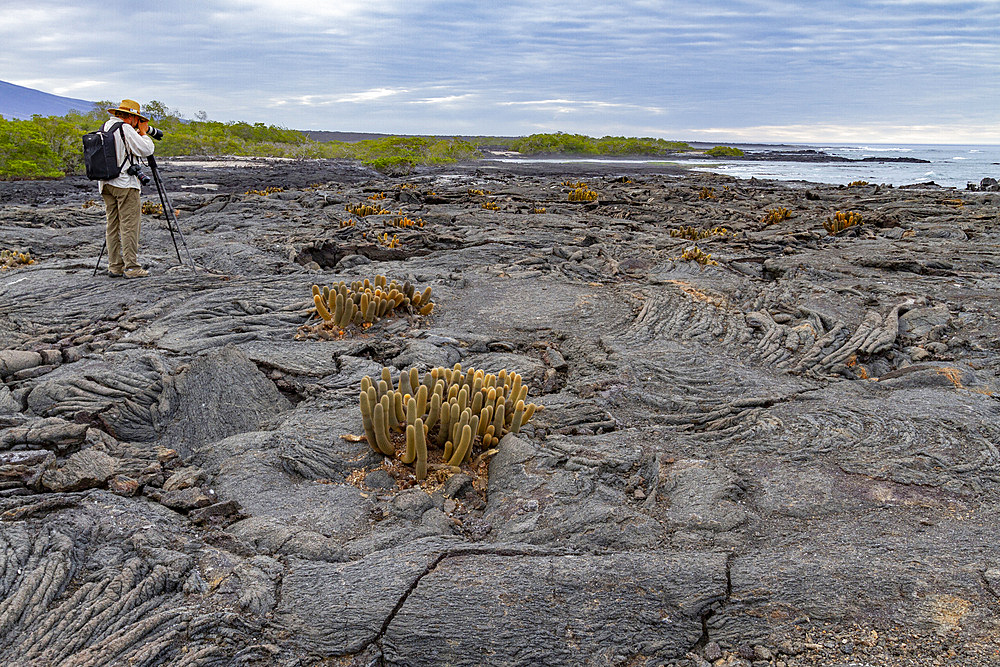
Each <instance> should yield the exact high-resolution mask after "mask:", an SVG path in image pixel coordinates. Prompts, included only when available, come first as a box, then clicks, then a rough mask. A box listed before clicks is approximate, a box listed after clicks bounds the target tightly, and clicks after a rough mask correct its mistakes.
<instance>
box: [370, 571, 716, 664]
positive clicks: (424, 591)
mask: <svg viewBox="0 0 1000 667" xmlns="http://www.w3.org/2000/svg"><path fill="white" fill-rule="evenodd" d="M725 595H726V568H725V557H724V556H722V555H718V554H712V553H663V552H651V553H642V554H637V553H619V554H609V555H603V556H525V555H502V554H472V555H455V556H447V557H445V558H444V559H442V560H441V562H440V563H438V564H437V565H436V567H434V569H433V570H431V571H430V572H429V573H427V574H426V575H425V576H423V577H421V578H420V580H419V582H418V583H417V585H416V587H415V588H414V589H413V591H412V592H411V593H410V594H409V595H408V596H407V597H406V600H405V602H404V603H403V605H402V607H400V609H399V611H398V612H397V613H396V614H395V615H394V616H393V617H392V619H391V621H390V622H389V624H388V627H387V628H386V631H385V636H384V638H383V640H382V645H383V649H384V651H385V658H386V662H387V663H388V664H391V665H404V664H405V665H439V664H452V665H509V664H521V665H526V664H546V665H581V664H594V665H597V664H621V663H628V662H636V663H641V662H643V661H645V660H653V661H664V660H668V659H672V658H680V657H682V656H683V655H684V654H685V653H687V652H688V651H690V650H692V649H693V647H694V646H695V644H697V643H698V641H699V639H700V638H701V636H702V616H703V615H705V614H707V613H708V611H709V610H710V609H711V608H712V606H713V605H714V604H715V603H718V602H719V601H721V600H722V599H723V598H725ZM458 619H462V620H461V621H458Z"/></svg>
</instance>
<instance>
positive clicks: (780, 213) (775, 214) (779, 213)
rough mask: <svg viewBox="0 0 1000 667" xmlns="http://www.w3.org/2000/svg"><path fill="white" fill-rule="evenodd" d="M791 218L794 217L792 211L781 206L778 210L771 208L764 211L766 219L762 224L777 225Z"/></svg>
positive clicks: (762, 219)
mask: <svg viewBox="0 0 1000 667" xmlns="http://www.w3.org/2000/svg"><path fill="white" fill-rule="evenodd" d="M790 217H792V213H791V211H789V210H788V209H787V208H785V207H784V206H779V207H778V208H769V209H767V210H766V211H764V217H763V218H761V222H763V223H764V224H765V225H776V224H778V223H779V222H782V221H784V220H788V218H790Z"/></svg>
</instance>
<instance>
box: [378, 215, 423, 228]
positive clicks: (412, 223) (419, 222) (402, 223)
mask: <svg viewBox="0 0 1000 667" xmlns="http://www.w3.org/2000/svg"><path fill="white" fill-rule="evenodd" d="M386 224H387V225H392V226H393V227H423V226H424V221H423V219H422V218H417V219H416V220H411V219H410V218H409V217H407V216H405V215H401V216H399V217H398V218H392V219H391V220H387V221H386Z"/></svg>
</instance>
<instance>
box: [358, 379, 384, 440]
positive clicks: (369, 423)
mask: <svg viewBox="0 0 1000 667" xmlns="http://www.w3.org/2000/svg"><path fill="white" fill-rule="evenodd" d="M360 398H361V423H362V425H364V427H365V439H367V440H368V444H369V445H370V446H371V448H372V449H373V450H375V451H376V452H379V453H382V450H381V449H380V448H379V446H378V441H377V440H376V437H375V426H374V420H373V418H374V415H373V414H372V405H371V402H370V401H369V397H368V392H367V391H365V390H362V391H361V397H360Z"/></svg>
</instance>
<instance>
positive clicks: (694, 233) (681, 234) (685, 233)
mask: <svg viewBox="0 0 1000 667" xmlns="http://www.w3.org/2000/svg"><path fill="white" fill-rule="evenodd" d="M731 235H732V232H731V231H729V230H728V229H726V228H725V227H712V228H711V229H695V228H694V227H681V228H680V229H671V230H670V236H672V237H674V238H682V239H688V240H689V241H701V240H702V239H707V238H711V237H713V236H731Z"/></svg>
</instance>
